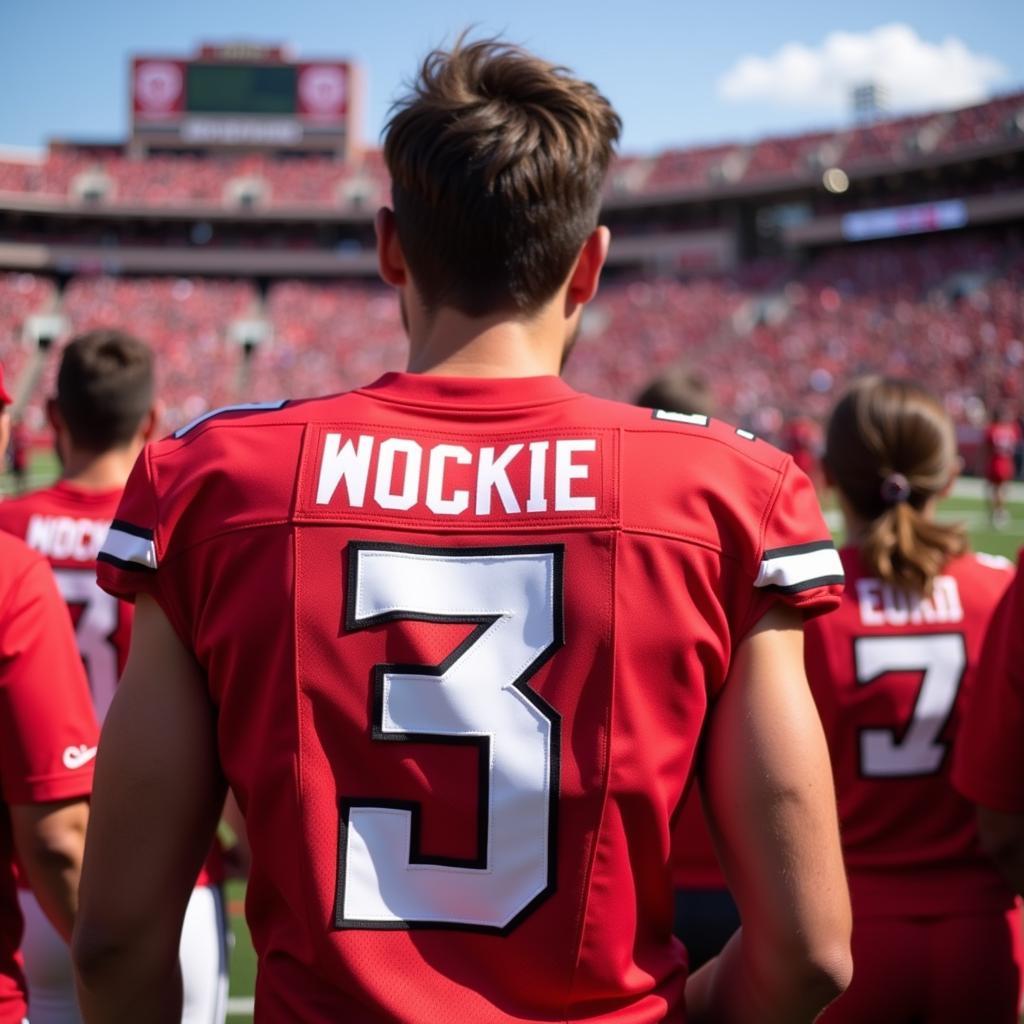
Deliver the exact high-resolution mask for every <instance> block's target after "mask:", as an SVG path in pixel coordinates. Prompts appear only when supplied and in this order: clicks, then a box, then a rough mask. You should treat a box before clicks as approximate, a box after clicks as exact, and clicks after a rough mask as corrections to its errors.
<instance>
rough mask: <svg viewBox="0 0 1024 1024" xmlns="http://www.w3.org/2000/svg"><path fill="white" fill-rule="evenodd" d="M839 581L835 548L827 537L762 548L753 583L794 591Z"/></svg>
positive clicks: (841, 572)
mask: <svg viewBox="0 0 1024 1024" xmlns="http://www.w3.org/2000/svg"><path fill="white" fill-rule="evenodd" d="M842 582H843V563H842V562H841V561H840V559H839V552H838V551H836V549H835V548H834V547H833V546H832V544H831V543H829V542H828V541H822V542H820V543H817V544H802V545H797V546H796V547H792V548H778V549H777V550H775V551H766V552H765V553H764V558H763V559H762V561H761V567H760V570H759V571H758V574H757V579H756V580H754V586H755V587H773V588H777V589H779V590H783V591H789V592H796V591H799V590H804V589H808V588H809V587H812V586H825V585H826V584H829V583H842Z"/></svg>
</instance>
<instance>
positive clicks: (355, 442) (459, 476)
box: [299, 426, 606, 522]
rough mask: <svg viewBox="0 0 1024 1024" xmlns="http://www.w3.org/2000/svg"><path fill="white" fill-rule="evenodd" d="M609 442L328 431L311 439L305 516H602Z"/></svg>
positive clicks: (303, 506) (597, 435) (306, 461)
mask: <svg viewBox="0 0 1024 1024" xmlns="http://www.w3.org/2000/svg"><path fill="white" fill-rule="evenodd" d="M605 443H606V440H605V438H604V437H603V436H602V434H601V432H600V431H595V432H593V433H592V434H590V435H587V436H573V437H565V436H562V437H554V436H548V437H524V436H522V435H516V436H515V437H514V438H511V437H510V438H507V439H502V438H501V437H489V438H487V443H482V442H481V441H480V440H477V439H475V438H474V439H472V440H470V439H465V440H463V439H455V438H448V437H446V438H444V439H440V438H432V437H423V436H419V437H415V438H413V437H409V436H401V435H399V434H398V433H397V432H396V433H395V434H383V433H378V432H374V431H373V430H372V428H369V429H367V428H346V427H337V428H335V427H329V426H325V427H322V428H320V429H319V430H317V431H315V432H311V434H310V435H309V436H307V439H306V448H307V451H306V452H305V454H304V458H303V466H304V468H303V476H304V480H303V485H302V490H301V495H302V497H301V498H300V508H299V512H300V514H302V513H306V514H311V515H314V516H318V517H325V518H330V517H331V515H332V513H348V512H351V513H354V514H356V515H358V514H360V513H361V514H364V515H385V516H391V515H396V516H398V517H401V518H404V517H409V516H411V517H429V518H431V519H436V518H451V519H453V520H454V519H458V520H460V521H461V522H465V521H466V520H471V519H493V518H502V519H504V518H511V517H515V518H529V517H532V516H538V515H548V516H550V515H559V516H562V517H565V516H568V517H576V516H589V515H593V514H595V513H596V514H601V513H603V512H605V505H606V501H605V498H604V490H605V467H604V447H605Z"/></svg>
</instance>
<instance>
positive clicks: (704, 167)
mask: <svg viewBox="0 0 1024 1024" xmlns="http://www.w3.org/2000/svg"><path fill="white" fill-rule="evenodd" d="M1021 134H1024V93H1019V92H1018V93H1013V94H1011V95H1008V96H1003V97H999V98H997V99H994V100H990V101H988V102H986V103H982V104H978V105H976V106H971V107H965V108H963V109H961V110H957V111H953V112H950V113H940V114H927V115H918V116H915V117H906V118H897V119H890V120H885V121H880V122H877V123H873V124H866V125H862V126H858V127H855V128H852V129H846V130H841V131H818V132H806V133H803V134H800V135H793V136H780V137H768V138H764V139H760V140H757V141H756V142H753V143H750V144H740V143H723V144H721V145H715V146H703V147H695V148H688V149H671V150H666V151H665V152H663V153H660V154H657V155H655V156H651V157H643V158H638V157H627V158H620V159H619V161H618V164H617V165H616V166H613V168H612V170H611V173H610V176H609V184H608V187H609V189H611V190H613V191H615V192H621V193H627V194H650V193H658V192H663V191H664V192H673V191H687V190H693V189H706V188H708V187H709V186H715V185H723V184H738V183H762V182H766V181H771V180H792V179H793V178H794V177H798V178H799V177H806V176H808V175H813V174H815V173H819V174H820V172H821V170H822V169H823V168H825V167H830V166H833V165H838V166H843V167H847V168H852V169H856V168H857V167H858V166H861V165H865V164H877V163H879V162H884V163H887V164H890V165H891V164H893V163H895V164H899V163H900V162H901V161H903V160H905V159H907V158H909V157H912V156H915V155H917V154H920V153H922V152H924V153H929V152H936V153H950V152H956V153H969V151H970V150H971V149H972V148H973V147H978V148H980V147H985V146H988V145H992V144H998V143H1000V142H1003V141H1005V140H1006V139H1008V138H1014V137H1016V136H1019V135H1021ZM98 178H102V179H104V181H105V183H106V184H105V186H104V199H103V201H105V202H110V203H116V204H122V205H125V206H133V205H136V206H138V205H144V206H160V205H168V204H169V205H190V204H192V205H213V206H216V205H221V204H225V203H227V204H229V205H230V204H232V203H234V202H236V201H237V191H236V188H235V184H237V183H238V182H250V183H252V182H255V183H257V184H256V190H255V191H254V192H253V193H252V195H253V197H254V201H255V202H256V203H258V204H260V205H265V206H268V207H271V208H273V207H302V206H319V207H325V208H326V207H338V206H342V207H344V206H351V207H360V208H364V209H373V208H374V207H375V206H376V205H378V204H379V202H381V201H383V200H384V198H385V197H386V195H387V188H388V180H387V171H386V169H385V167H384V162H383V159H382V157H381V154H380V152H379V151H378V150H366V151H365V152H364V153H362V154H361V155H360V156H359V157H358V158H357V159H355V160H353V161H349V162H346V163H340V162H338V161H336V160H333V159H331V158H328V157H319V156H315V157H311V156H294V157H288V158H284V159H275V158H272V157H268V156H262V155H259V154H249V155H246V156H231V155H223V156H220V157H217V158H210V157H196V156H176V155H155V156H147V157H146V158H145V159H141V158H136V157H131V156H125V155H123V154H121V153H119V152H117V151H116V150H115V149H114V148H113V147H112V148H111V150H110V151H109V152H104V151H102V150H99V151H91V152H90V151H86V150H81V149H76V148H75V147H70V146H60V145H58V146H56V147H55V148H54V149H53V150H52V151H51V152H50V153H48V154H47V155H46V156H45V157H44V158H42V159H33V158H30V159H23V158H14V157H10V156H8V157H4V156H3V155H2V154H0V192H5V191H6V192H13V193H21V194H27V195H32V196H38V197H40V198H45V197H61V198H66V197H73V198H77V199H81V198H83V195H85V196H88V194H89V190H90V183H91V184H92V186H93V189H94V194H95V186H96V184H97V179H98ZM233 183H235V184H233Z"/></svg>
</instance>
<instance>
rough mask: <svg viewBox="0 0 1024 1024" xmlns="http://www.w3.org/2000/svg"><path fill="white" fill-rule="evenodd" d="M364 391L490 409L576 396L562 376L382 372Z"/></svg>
mask: <svg viewBox="0 0 1024 1024" xmlns="http://www.w3.org/2000/svg"><path fill="white" fill-rule="evenodd" d="M359 390H360V391H362V392H363V393H364V394H367V395H369V396H371V397H373V398H378V399H383V400H384V401H391V402H399V403H402V404H406V405H443V406H449V407H450V406H452V405H460V406H486V407H487V408H491V409H498V408H506V409H508V408H516V407H521V406H529V405H547V404H550V403H552V402H565V401H568V400H570V399H573V398H578V397H579V393H578V392H576V391H573V389H572V388H571V387H569V385H568V384H566V383H565V381H564V380H562V378H561V377H442V376H437V375H434V374H423V373H385V374H384V376H383V377H380V378H378V379H377V380H375V381H374V382H373V383H372V384H368V385H367V386H366V387H364V388H360V389H359Z"/></svg>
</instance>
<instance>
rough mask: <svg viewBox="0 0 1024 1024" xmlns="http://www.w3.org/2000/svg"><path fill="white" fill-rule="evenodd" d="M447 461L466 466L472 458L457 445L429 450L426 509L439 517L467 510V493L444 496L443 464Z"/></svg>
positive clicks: (458, 492) (442, 445)
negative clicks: (451, 460) (450, 460)
mask: <svg viewBox="0 0 1024 1024" xmlns="http://www.w3.org/2000/svg"><path fill="white" fill-rule="evenodd" d="M448 459H454V460H455V461H456V462H457V463H459V465H460V466H468V465H469V464H470V463H471V462H472V461H473V456H472V455H471V454H470V453H469V452H468V451H467V450H466V449H465V448H463V447H462V445H458V444H439V445H437V446H436V447H434V448H431V450H430V461H429V462H428V464H427V508H429V509H430V511H431V512H434V513H436V514H437V515H439V516H457V515H458V514H459V513H460V512H465V511H466V509H467V508H469V491H455V492H454V493H453V494H452V496H451V497H450V498H446V497H445V496H444V464H445V462H446V461H447V460H448Z"/></svg>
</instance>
